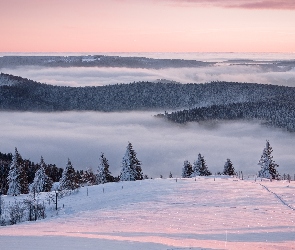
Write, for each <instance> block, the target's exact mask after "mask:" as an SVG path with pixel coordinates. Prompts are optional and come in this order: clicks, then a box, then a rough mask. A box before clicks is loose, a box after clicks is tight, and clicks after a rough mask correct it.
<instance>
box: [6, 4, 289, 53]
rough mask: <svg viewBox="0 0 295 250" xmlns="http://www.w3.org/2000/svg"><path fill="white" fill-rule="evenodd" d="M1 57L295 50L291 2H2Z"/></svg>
mask: <svg viewBox="0 0 295 250" xmlns="http://www.w3.org/2000/svg"><path fill="white" fill-rule="evenodd" d="M0 32H1V33H0V34H1V36H0V52H295V1H294V0H157V1H156V0H104V1H102V0H0Z"/></svg>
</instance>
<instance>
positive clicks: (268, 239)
mask: <svg viewBox="0 0 295 250" xmlns="http://www.w3.org/2000/svg"><path fill="white" fill-rule="evenodd" d="M87 189H88V195H87ZM22 197H24V196H21V198H22ZM18 199H20V198H18ZM4 200H5V203H7V202H9V201H10V202H12V201H13V200H14V198H13V197H4ZM63 206H64V208H63ZM58 207H59V210H58V214H56V212H55V210H54V209H55V207H54V204H51V208H50V209H49V210H48V211H47V214H48V216H47V218H46V219H45V220H39V221H36V222H24V223H21V224H17V225H12V226H5V227H0V249H1V250H8V249H9V250H15V249H22V250H35V249H36V250H39V249H46V250H47V249H71V250H72V249H89V250H92V249H93V250H94V249H120V250H125V249H128V250H129V249H130V250H133V249H134V250H135V249H140V250H145V249H159V250H162V249H163V250H168V249H169V250H172V249H173V250H176V249H239V250H242V249H295V182H294V181H291V183H289V182H287V181H273V182H269V181H266V180H264V181H262V182H261V180H260V179H259V180H257V182H255V181H254V180H250V179H247V180H239V179H236V178H226V177H223V178H221V177H218V178H216V179H214V177H208V178H205V177H200V178H197V179H196V180H195V179H178V180H177V181H176V179H153V180H144V181H136V182H123V183H122V182H120V183H107V184H104V185H98V186H91V187H88V188H86V187H83V188H81V189H80V191H79V192H78V193H77V194H73V195H71V196H67V197H65V198H63V199H61V200H59V201H58Z"/></svg>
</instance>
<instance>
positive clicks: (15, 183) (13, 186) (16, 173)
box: [7, 148, 21, 196]
mask: <svg viewBox="0 0 295 250" xmlns="http://www.w3.org/2000/svg"><path fill="white" fill-rule="evenodd" d="M20 159H21V156H20V154H19V153H18V151H17V148H15V153H14V155H13V159H12V164H11V166H10V170H9V173H8V177H7V181H8V191H7V194H8V195H13V196H17V195H19V194H21V182H20V181H21V179H20Z"/></svg>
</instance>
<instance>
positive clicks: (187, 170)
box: [170, 140, 290, 180]
mask: <svg viewBox="0 0 295 250" xmlns="http://www.w3.org/2000/svg"><path fill="white" fill-rule="evenodd" d="M272 152H273V149H272V147H271V146H270V143H269V141H268V140H267V141H266V145H265V147H264V149H263V152H262V155H261V158H260V160H259V162H258V165H259V166H260V170H259V171H258V174H257V176H258V177H261V178H267V179H277V180H278V179H280V178H282V176H281V175H280V174H279V172H278V170H277V168H278V167H279V165H278V164H276V163H275V161H274V160H273V156H272ZM217 174H218V175H230V176H233V175H237V172H236V170H235V168H234V166H233V163H232V161H231V160H230V159H229V158H228V159H227V160H226V162H225V164H224V168H223V171H221V172H218V173H217ZM209 175H212V173H211V171H210V170H209V168H208V166H207V164H206V161H205V159H204V156H202V155H201V154H198V159H197V160H196V161H194V163H193V165H192V164H191V163H190V162H189V161H188V160H185V161H184V163H183V168H182V174H181V177H182V178H193V177H196V176H209ZM170 177H172V174H171V173H170ZM289 178H290V177H289Z"/></svg>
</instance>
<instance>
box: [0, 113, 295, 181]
mask: <svg viewBox="0 0 295 250" xmlns="http://www.w3.org/2000/svg"><path fill="white" fill-rule="evenodd" d="M153 115H154V113H153V112H124V113H99V112H64V113H30V112H23V113H21V112H0V120H1V124H2V125H1V130H0V137H1V142H0V152H5V153H8V152H13V151H14V147H17V148H18V150H19V152H20V153H21V155H22V156H23V157H24V158H29V159H31V160H32V161H34V162H39V161H40V157H41V155H42V156H43V157H44V159H45V161H46V162H47V163H55V164H57V165H58V166H59V167H65V166H66V162H67V159H68V157H69V158H70V159H71V160H72V163H73V165H74V167H75V168H77V169H86V168H88V167H91V168H92V169H94V170H95V169H96V168H97V166H98V163H99V155H100V153H101V152H104V153H105V156H106V157H107V158H108V160H109V163H110V166H111V167H110V170H111V172H112V173H113V174H114V175H118V174H119V172H120V164H121V161H122V158H123V156H124V153H125V150H126V146H127V143H128V141H130V142H131V143H132V144H133V146H134V149H135V151H136V152H137V156H138V158H139V160H141V161H142V166H143V172H144V173H145V174H148V175H149V176H152V177H159V176H160V174H162V175H163V176H164V177H167V176H168V174H169V172H170V171H171V172H172V174H173V175H174V176H180V175H181V169H182V166H183V161H184V160H189V161H190V162H191V163H193V162H194V161H195V160H196V159H197V156H198V153H201V154H202V155H204V157H205V160H206V161H207V164H208V167H209V169H210V170H211V171H212V172H213V173H215V172H218V171H222V170H223V166H224V163H225V161H226V159H227V158H230V159H231V160H232V162H233V164H234V167H235V168H236V170H242V171H243V172H244V173H247V174H252V173H256V172H257V171H258V170H259V166H258V165H257V163H258V161H259V159H260V156H261V154H262V150H263V148H264V146H265V141H266V139H269V140H270V143H271V146H272V147H273V150H274V151H273V156H274V160H275V161H276V162H277V163H278V164H279V165H280V167H279V172H281V173H290V174H293V166H294V163H295V154H294V151H295V146H292V145H294V143H293V142H294V139H295V134H290V133H285V132H282V131H281V130H280V129H269V128H265V127H262V126H260V125H259V124H257V123H250V122H223V123H216V124H208V123H202V124H198V123H189V124H186V125H178V124H174V123H170V122H167V121H165V120H163V119H160V118H155V117H154V116H153Z"/></svg>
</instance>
